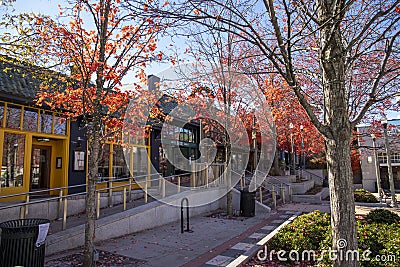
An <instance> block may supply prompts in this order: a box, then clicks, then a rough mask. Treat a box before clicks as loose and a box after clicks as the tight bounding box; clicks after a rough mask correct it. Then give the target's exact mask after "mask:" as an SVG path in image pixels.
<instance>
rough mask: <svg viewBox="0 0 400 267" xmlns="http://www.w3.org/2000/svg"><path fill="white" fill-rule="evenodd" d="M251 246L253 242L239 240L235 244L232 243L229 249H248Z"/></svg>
mask: <svg viewBox="0 0 400 267" xmlns="http://www.w3.org/2000/svg"><path fill="white" fill-rule="evenodd" d="M253 246H254V244H249V243H242V242H239V243H237V244H236V245H234V246H233V247H231V248H230V249H237V250H248V249H250V248H252V247H253Z"/></svg>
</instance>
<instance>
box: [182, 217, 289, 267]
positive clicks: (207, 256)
mask: <svg viewBox="0 0 400 267" xmlns="http://www.w3.org/2000/svg"><path fill="white" fill-rule="evenodd" d="M284 213H285V211H278V212H277V213H276V214H274V215H271V216H270V217H268V219H266V220H265V221H263V222H260V223H259V224H257V225H255V226H253V227H251V228H249V229H248V230H246V231H245V232H243V233H241V234H240V235H238V236H235V237H234V238H232V239H229V240H228V241H226V242H225V243H223V244H221V245H219V246H217V247H215V248H213V249H212V250H210V251H208V252H206V253H204V254H202V255H200V256H197V257H196V258H194V259H193V260H191V261H189V262H187V263H185V264H183V265H181V267H199V266H201V265H203V264H205V263H206V262H207V261H209V260H211V259H212V258H214V257H215V256H218V255H220V254H221V253H223V252H225V251H226V250H228V249H229V248H231V247H233V246H234V245H236V244H237V243H239V242H240V241H241V240H243V239H245V238H246V237H248V236H250V235H251V234H253V233H255V232H257V231H258V230H259V229H261V228H263V227H264V226H265V225H266V224H268V223H271V222H272V221H273V220H275V219H277V218H279V216H280V215H282V214H284Z"/></svg>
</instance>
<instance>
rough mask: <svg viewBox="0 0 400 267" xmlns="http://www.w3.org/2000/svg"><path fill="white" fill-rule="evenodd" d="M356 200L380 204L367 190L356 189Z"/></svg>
mask: <svg viewBox="0 0 400 267" xmlns="http://www.w3.org/2000/svg"><path fill="white" fill-rule="evenodd" d="M354 199H355V201H356V202H364V203H378V200H377V199H376V197H375V196H374V195H373V194H371V192H369V191H367V190H365V189H356V190H355V191H354Z"/></svg>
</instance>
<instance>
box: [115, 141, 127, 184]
mask: <svg viewBox="0 0 400 267" xmlns="http://www.w3.org/2000/svg"><path fill="white" fill-rule="evenodd" d="M126 149H128V151H127V153H126V156H127V157H126V158H125V155H124V151H125V150H126ZM113 150H114V153H113V169H112V170H113V177H114V178H116V179H120V178H129V176H130V173H129V168H128V167H129V148H123V147H122V146H118V145H114V147H113Z"/></svg>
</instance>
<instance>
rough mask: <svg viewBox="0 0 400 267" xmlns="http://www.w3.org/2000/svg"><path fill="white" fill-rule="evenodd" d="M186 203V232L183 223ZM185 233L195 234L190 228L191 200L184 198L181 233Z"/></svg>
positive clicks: (182, 202) (182, 201)
mask: <svg viewBox="0 0 400 267" xmlns="http://www.w3.org/2000/svg"><path fill="white" fill-rule="evenodd" d="M185 201H186V222H187V223H186V230H185V229H184V223H183V209H184V207H183V204H184V202H185ZM183 232H188V233H193V231H192V230H190V228H189V199H187V197H184V198H182V200H181V233H182V234H183Z"/></svg>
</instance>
